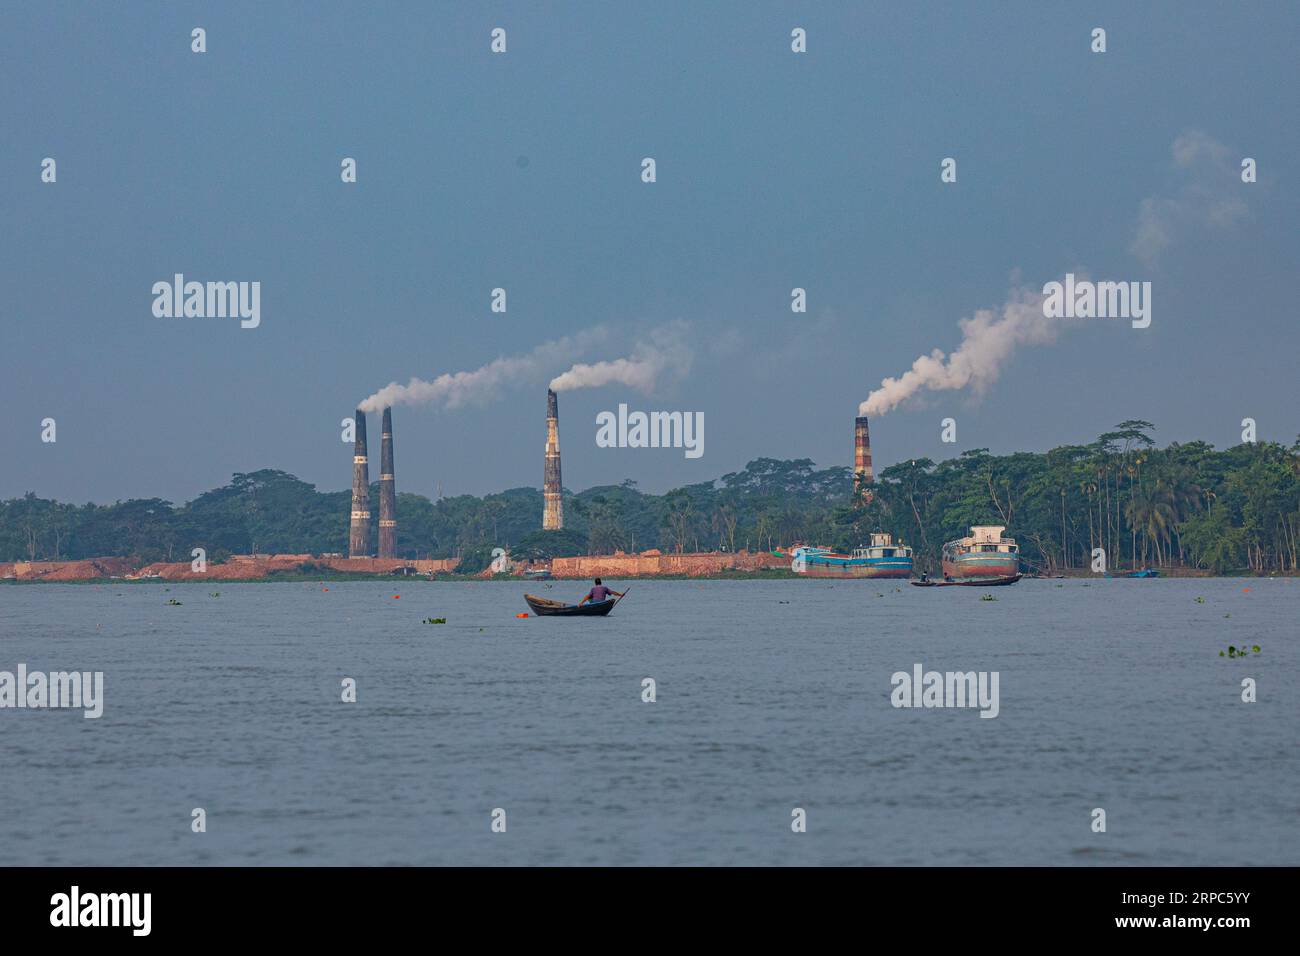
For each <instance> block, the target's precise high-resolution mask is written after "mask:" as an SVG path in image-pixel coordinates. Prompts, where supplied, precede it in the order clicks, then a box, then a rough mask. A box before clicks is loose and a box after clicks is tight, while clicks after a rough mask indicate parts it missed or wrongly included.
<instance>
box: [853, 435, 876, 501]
mask: <svg viewBox="0 0 1300 956" xmlns="http://www.w3.org/2000/svg"><path fill="white" fill-rule="evenodd" d="M874 481H875V477H874V475H873V474H872V471H871V433H870V431H869V430H868V428H867V418H866V416H865V415H860V416H858V418H856V419H855V420H854V422H853V488H854V490H855V491H856V492H857V493H858V494H859V495H861V496H862V497H863V498H864V499H865V500H867V501H870V500H871V499H872V497H873V495H874V492H873V491H872V490H871V485H872V483H873V482H874Z"/></svg>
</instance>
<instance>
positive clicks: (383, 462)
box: [379, 408, 397, 558]
mask: <svg viewBox="0 0 1300 956" xmlns="http://www.w3.org/2000/svg"><path fill="white" fill-rule="evenodd" d="M379 556H380V557H381V558H395V557H397V486H396V485H395V484H394V481H393V410H392V409H391V408H385V409H384V424H383V433H382V434H381V435H380V438H379Z"/></svg>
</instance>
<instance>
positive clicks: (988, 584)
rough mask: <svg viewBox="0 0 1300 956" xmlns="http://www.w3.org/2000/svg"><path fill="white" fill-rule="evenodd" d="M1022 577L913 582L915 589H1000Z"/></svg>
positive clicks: (1017, 575) (1014, 575)
mask: <svg viewBox="0 0 1300 956" xmlns="http://www.w3.org/2000/svg"><path fill="white" fill-rule="evenodd" d="M1020 578H1021V575H1019V574H1009V575H1006V576H1004V577H997V578H960V579H959V580H956V581H934V580H931V579H929V578H923V579H921V580H920V581H913V582H912V587H914V588H1000V587H1002V586H1004V585H1007V584H1015V583H1016V582H1017V581H1019V580H1020Z"/></svg>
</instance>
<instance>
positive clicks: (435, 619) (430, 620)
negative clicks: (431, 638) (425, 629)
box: [424, 617, 447, 624]
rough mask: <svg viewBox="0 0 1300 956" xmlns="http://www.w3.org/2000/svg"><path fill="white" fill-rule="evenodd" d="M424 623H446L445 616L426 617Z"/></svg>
mask: <svg viewBox="0 0 1300 956" xmlns="http://www.w3.org/2000/svg"><path fill="white" fill-rule="evenodd" d="M424 623H425V624H446V623H447V619H446V618H445V617H426V618H425V619H424Z"/></svg>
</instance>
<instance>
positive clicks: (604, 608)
mask: <svg viewBox="0 0 1300 956" xmlns="http://www.w3.org/2000/svg"><path fill="white" fill-rule="evenodd" d="M524 600H525V601H527V602H528V606H529V607H530V608H532V611H533V613H534V614H536V615H537V616H538V617H604V616H605V615H606V614H608V613H609V612H610V611H612V610H614V605H615V604H617V603H618V602H617V601H615V600H614V599H613V598H609V599H607V600H604V601H601V602H599V603H598V604H562V603H560V602H559V601H551V600H548V599H547V598H540V597H536V596H534V595H532V594H525V595H524Z"/></svg>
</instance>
